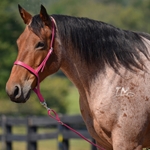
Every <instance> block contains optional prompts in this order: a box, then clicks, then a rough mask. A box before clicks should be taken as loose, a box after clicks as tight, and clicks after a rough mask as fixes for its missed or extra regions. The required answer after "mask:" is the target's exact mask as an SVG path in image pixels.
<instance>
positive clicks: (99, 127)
mask: <svg viewBox="0 0 150 150" xmlns="http://www.w3.org/2000/svg"><path fill="white" fill-rule="evenodd" d="M80 109H81V113H82V116H83V119H84V121H85V124H86V126H87V129H88V131H89V133H90V135H91V136H92V137H93V138H94V139H95V140H96V141H98V142H99V143H106V144H107V145H109V144H110V143H111V127H112V123H113V117H112V118H111V117H108V116H106V115H105V109H104V110H103V109H102V110H101V111H99V113H98V114H96V113H95V112H97V110H92V109H91V108H89V106H86V104H85V105H84V104H83V103H82V104H81V105H80ZM102 139H103V140H102Z"/></svg>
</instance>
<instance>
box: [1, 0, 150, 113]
mask: <svg viewBox="0 0 150 150" xmlns="http://www.w3.org/2000/svg"><path fill="white" fill-rule="evenodd" d="M18 4H20V5H21V6H22V7H23V8H25V9H26V10H27V11H29V12H31V13H32V14H33V15H35V14H38V13H39V11H40V5H41V4H43V5H44V6H45V7H46V9H47V11H48V13H49V15H50V14H65V15H73V16H78V17H88V18H92V19H96V20H100V21H104V22H107V23H110V24H112V25H114V26H116V27H119V28H122V29H127V30H135V31H142V32H148V33H149V32H150V1H149V0H82V1H81V0H1V2H0V114H7V115H23V116H26V115H45V114H46V112H45V110H44V109H43V108H42V107H41V106H40V104H39V101H38V99H37V97H36V95H35V94H32V96H31V98H30V99H29V101H28V102H27V103H26V104H15V103H12V102H11V101H10V100H9V98H8V97H7V95H6V93H5V84H6V81H7V79H8V77H9V74H10V71H11V67H12V64H13V62H14V60H15V59H16V55H17V45H16V39H17V38H18V37H19V35H20V34H21V33H22V32H23V30H24V27H25V25H24V23H23V21H22V19H21V17H20V15H19V13H18V6H17V5H18ZM41 90H42V93H43V95H44V97H45V98H46V100H47V102H48V105H49V106H50V107H51V108H54V109H55V110H56V111H58V112H59V113H63V114H66V113H67V114H78V113H80V111H79V106H78V92H77V90H76V88H75V87H74V86H73V85H72V84H71V83H70V81H68V79H67V78H66V77H65V76H64V75H63V74H62V73H61V72H58V73H57V74H55V75H52V76H50V77H48V78H47V79H46V80H45V81H44V82H43V83H42V85H41Z"/></svg>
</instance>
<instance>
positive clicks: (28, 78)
mask: <svg viewBox="0 0 150 150" xmlns="http://www.w3.org/2000/svg"><path fill="white" fill-rule="evenodd" d="M19 12H20V15H21V17H22V19H23V21H24V23H25V24H26V28H25V30H24V32H23V33H22V34H21V35H20V37H19V38H18V40H17V45H18V56H17V60H18V61H20V62H23V63H25V64H27V65H28V66H30V67H32V68H33V69H35V70H36V69H37V68H38V67H39V65H40V64H41V62H42V61H43V60H44V58H45V57H46V56H47V53H48V51H49V49H50V43H51V40H52V20H51V18H50V17H49V15H48V14H47V12H46V9H45V8H44V7H43V6H41V11H40V14H39V15H36V16H34V17H32V15H31V14H29V13H28V12H27V11H25V10H24V9H23V8H21V7H20V6H19ZM56 43H57V42H56V40H54V42H53V43H52V44H53V46H54V51H53V53H52V54H51V56H50V58H49V59H48V60H47V62H46V65H45V67H44V70H43V71H42V72H41V71H40V72H39V79H40V81H42V80H43V79H44V78H45V77H46V76H48V75H49V74H52V73H54V72H56V71H57V70H58V69H59V67H60V51H57V50H58V47H57V44H56ZM36 85H37V77H36V76H35V75H34V74H33V73H32V72H31V71H29V70H28V69H26V68H24V67H22V66H20V65H14V66H13V68H12V71H11V74H10V77H9V80H8V82H7V84H6V91H7V94H8V95H9V97H10V99H11V100H12V101H14V102H18V103H20V102H26V100H28V98H29V96H30V91H31V90H32V89H34V88H35V87H36Z"/></svg>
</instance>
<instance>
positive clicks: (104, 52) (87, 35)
mask: <svg viewBox="0 0 150 150" xmlns="http://www.w3.org/2000/svg"><path fill="white" fill-rule="evenodd" d="M52 17H53V18H54V19H55V21H56V24H57V27H58V32H59V35H60V38H61V41H62V43H64V46H66V47H68V46H69V44H70V43H71V45H72V46H73V48H74V52H75V53H78V54H79V55H80V56H81V59H84V61H86V62H87V63H88V64H94V65H96V66H97V67H98V68H100V69H104V68H105V65H106V64H108V65H109V66H111V67H113V68H114V69H115V70H116V71H117V70H118V68H119V67H121V66H124V67H125V68H127V69H130V70H134V69H133V68H134V67H136V68H138V69H143V66H144V63H143V61H142V59H141V57H140V54H139V52H142V53H143V54H144V55H145V56H146V57H147V58H149V53H148V50H147V48H146V46H145V44H144V42H143V40H142V37H141V36H143V37H145V38H147V39H150V36H149V35H148V34H147V35H146V34H144V33H136V32H132V31H127V30H121V29H119V28H116V27H114V26H112V25H109V24H106V23H104V22H100V21H95V20H91V19H88V18H77V17H70V16H64V15H52ZM37 18H39V17H37V16H36V18H35V17H34V18H33V21H32V24H31V27H32V28H33V27H34V28H35V26H36V29H37V28H40V27H41V25H39V23H37V22H41V21H40V19H38V21H35V20H36V19H37ZM35 23H36V24H35ZM37 25H38V27H37ZM38 31H40V30H38ZM36 32H37V31H36Z"/></svg>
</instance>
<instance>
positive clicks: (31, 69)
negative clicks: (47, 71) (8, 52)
mask: <svg viewBox="0 0 150 150" xmlns="http://www.w3.org/2000/svg"><path fill="white" fill-rule="evenodd" d="M51 19H52V39H51V43H50V49H49V51H48V53H47V55H46V57H45V59H44V60H43V61H42V63H41V64H40V65H39V67H38V68H37V69H35V70H34V69H33V68H31V67H30V66H29V65H27V64H25V63H23V62H21V61H19V60H16V61H15V62H14V65H19V66H22V67H24V68H26V69H27V70H29V71H30V72H31V73H33V74H34V75H35V76H36V78H37V86H36V87H35V89H34V92H35V93H36V94H37V96H38V98H39V100H40V102H41V103H43V102H44V98H43V96H42V94H41V92H40V78H39V72H40V71H41V72H42V71H43V70H44V68H45V65H46V62H47V60H48V59H49V57H50V55H51V53H52V52H53V43H54V37H55V24H54V19H53V18H52V17H51Z"/></svg>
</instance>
